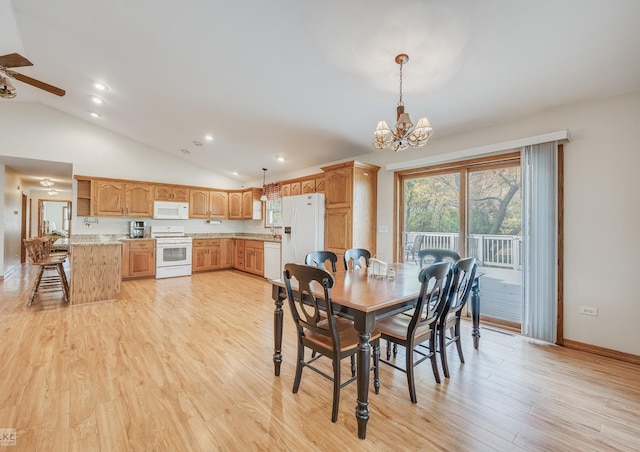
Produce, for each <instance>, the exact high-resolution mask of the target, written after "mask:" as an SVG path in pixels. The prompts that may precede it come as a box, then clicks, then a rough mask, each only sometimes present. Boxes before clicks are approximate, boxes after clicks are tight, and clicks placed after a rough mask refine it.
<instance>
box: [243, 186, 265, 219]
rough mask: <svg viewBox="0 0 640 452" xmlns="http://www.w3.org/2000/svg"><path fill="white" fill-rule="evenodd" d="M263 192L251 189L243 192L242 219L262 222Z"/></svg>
mask: <svg viewBox="0 0 640 452" xmlns="http://www.w3.org/2000/svg"><path fill="white" fill-rule="evenodd" d="M261 195H262V190H261V189H259V188H250V189H248V190H245V191H243V192H242V218H243V219H244V220H262V202H261V201H260V196H261Z"/></svg>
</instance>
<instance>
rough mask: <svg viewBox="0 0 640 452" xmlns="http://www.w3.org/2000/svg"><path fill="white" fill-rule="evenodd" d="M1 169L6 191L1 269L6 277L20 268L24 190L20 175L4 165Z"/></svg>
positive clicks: (3, 209) (0, 180) (3, 210)
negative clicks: (21, 185)
mask: <svg viewBox="0 0 640 452" xmlns="http://www.w3.org/2000/svg"><path fill="white" fill-rule="evenodd" d="M0 167H2V168H1V171H0V172H1V173H2V178H0V183H1V184H2V185H1V186H2V187H3V189H4V196H3V199H4V202H3V206H2V209H1V210H2V219H1V221H2V233H3V240H2V246H1V248H0V251H1V254H0V256H2V265H1V266H0V268H2V276H4V275H8V274H10V273H11V272H12V271H14V270H15V269H16V268H17V267H19V266H20V240H21V238H20V232H21V224H22V223H21V218H22V190H21V187H20V177H19V175H18V174H16V173H15V172H14V171H12V170H11V169H9V168H6V167H5V166H4V165H0ZM19 187H20V188H19Z"/></svg>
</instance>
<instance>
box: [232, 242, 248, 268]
mask: <svg viewBox="0 0 640 452" xmlns="http://www.w3.org/2000/svg"><path fill="white" fill-rule="evenodd" d="M233 242H234V244H233V248H234V255H233V268H235V269H236V270H243V271H244V257H245V256H244V251H245V248H244V239H234V240H233Z"/></svg>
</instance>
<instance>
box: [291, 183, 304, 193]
mask: <svg viewBox="0 0 640 452" xmlns="http://www.w3.org/2000/svg"><path fill="white" fill-rule="evenodd" d="M290 185H291V196H297V195H301V194H302V182H300V181H297V182H291V184H290Z"/></svg>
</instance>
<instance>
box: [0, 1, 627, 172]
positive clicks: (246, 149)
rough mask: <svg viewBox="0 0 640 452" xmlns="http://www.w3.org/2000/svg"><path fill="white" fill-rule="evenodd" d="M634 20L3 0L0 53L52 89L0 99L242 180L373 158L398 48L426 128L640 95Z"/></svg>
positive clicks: (562, 8) (439, 10) (513, 10)
mask: <svg viewBox="0 0 640 452" xmlns="http://www.w3.org/2000/svg"><path fill="white" fill-rule="evenodd" d="M638 24H640V2H639V1H637V0H609V1H606V2H605V1H602V0H539V1H535V2H532V1H524V0H516V1H504V0H483V1H477V0H460V1H456V2H447V1H435V0H401V1H397V2H388V1H380V0H350V1H344V0H341V1H338V0H324V1H318V2H310V1H300V0H277V1H271V2H266V1H262V0H238V1H234V2H229V1H219V0H188V1H185V2H169V1H157V0H154V1H152V0H138V1H135V2H133V1H122V0H113V1H108V2H78V1H71V0H56V1H49V0H0V55H4V54H8V53H13V52H17V53H20V54H21V55H24V56H25V57H27V58H28V59H29V60H30V61H31V62H32V63H33V66H32V67H28V68H19V69H16V71H20V72H21V73H23V74H26V75H28V76H31V77H34V78H37V79H39V80H42V81H44V82H47V83H50V84H52V85H55V86H58V87H60V88H63V89H65V90H66V95H65V96H64V97H57V96H54V95H52V94H48V93H45V92H43V91H40V90H38V89H36V88H33V87H31V86H28V85H25V84H23V83H20V82H19V81H15V83H14V85H15V87H16V88H17V90H18V95H17V97H16V98H14V99H0V102H41V103H42V104H45V105H47V106H49V107H51V108H54V109H56V110H60V111H62V112H65V113H68V114H70V115H73V116H76V117H78V118H81V119H83V120H86V121H88V122H91V123H94V124H97V125H99V126H101V127H104V128H106V129H109V130H112V131H114V132H117V133H119V134H121V135H124V136H126V137H129V138H132V139H134V140H136V141H139V142H141V143H144V144H147V145H149V146H152V147H153V148H156V149H158V151H159V152H167V153H169V154H172V155H175V156H176V157H179V158H182V159H185V160H188V161H190V162H192V163H194V164H196V165H199V166H202V167H207V168H210V169H211V170H213V171H216V172H218V173H220V174H223V175H225V176H228V177H232V178H236V179H237V180H239V181H247V180H256V179H259V178H260V177H261V175H262V173H261V170H260V168H262V167H266V168H269V169H270V171H271V174H278V173H284V172H289V171H294V170H296V169H300V168H305V167H309V166H315V165H318V164H322V163H326V162H329V161H333V160H338V159H342V158H349V157H353V156H356V155H361V154H364V153H367V152H375V151H373V150H372V148H371V136H372V131H373V129H374V128H375V125H376V123H377V121H379V120H380V119H385V120H386V121H387V122H388V123H389V124H392V123H394V122H395V106H396V104H397V102H398V65H397V64H396V63H395V62H394V57H395V55H397V54H398V53H407V54H409V56H410V61H409V63H408V64H407V65H406V66H405V68H404V86H403V88H404V103H405V105H406V108H407V111H408V112H409V113H410V114H411V115H412V119H413V120H414V122H416V121H417V119H418V118H419V117H421V116H427V117H428V118H429V119H430V121H431V124H432V125H433V127H434V129H435V137H437V136H442V135H447V134H452V133H456V132H459V131H461V130H466V129H470V128H475V127H480V126H483V125H489V124H493V123H497V122H501V121H505V120H508V119H511V118H515V117H520V116H524V115H527V114H531V113H534V112H539V111H544V110H545V109H549V108H553V107H556V106H559V105H565V104H571V103H576V102H581V101H585V100H592V99H596V98H603V97H607V96H611V95H616V94H621V93H625V92H631V91H635V90H639V89H640V57H639V55H640V26H638ZM96 81H100V82H103V83H105V84H106V85H107V86H108V87H109V90H108V91H106V92H98V91H97V90H96V89H95V88H94V87H93V83H94V82H96ZM93 95H97V96H99V97H101V98H102V99H103V100H104V104H103V105H95V104H93V103H92V101H91V96H93ZM89 111H95V112H97V113H99V114H100V115H101V117H100V118H99V119H94V118H91V117H90V116H89V115H88V113H89ZM208 134H211V135H212V136H213V141H211V142H209V141H207V140H206V139H205V136H206V135H208ZM194 142H198V143H201V145H200V146H199V145H197V144H196V143H194ZM405 152H407V151H405ZM279 156H281V157H284V158H285V159H286V160H285V161H284V162H278V161H277V160H276V159H277V157H279ZM232 171H236V172H237V173H238V175H237V176H232V175H231V172H232Z"/></svg>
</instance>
